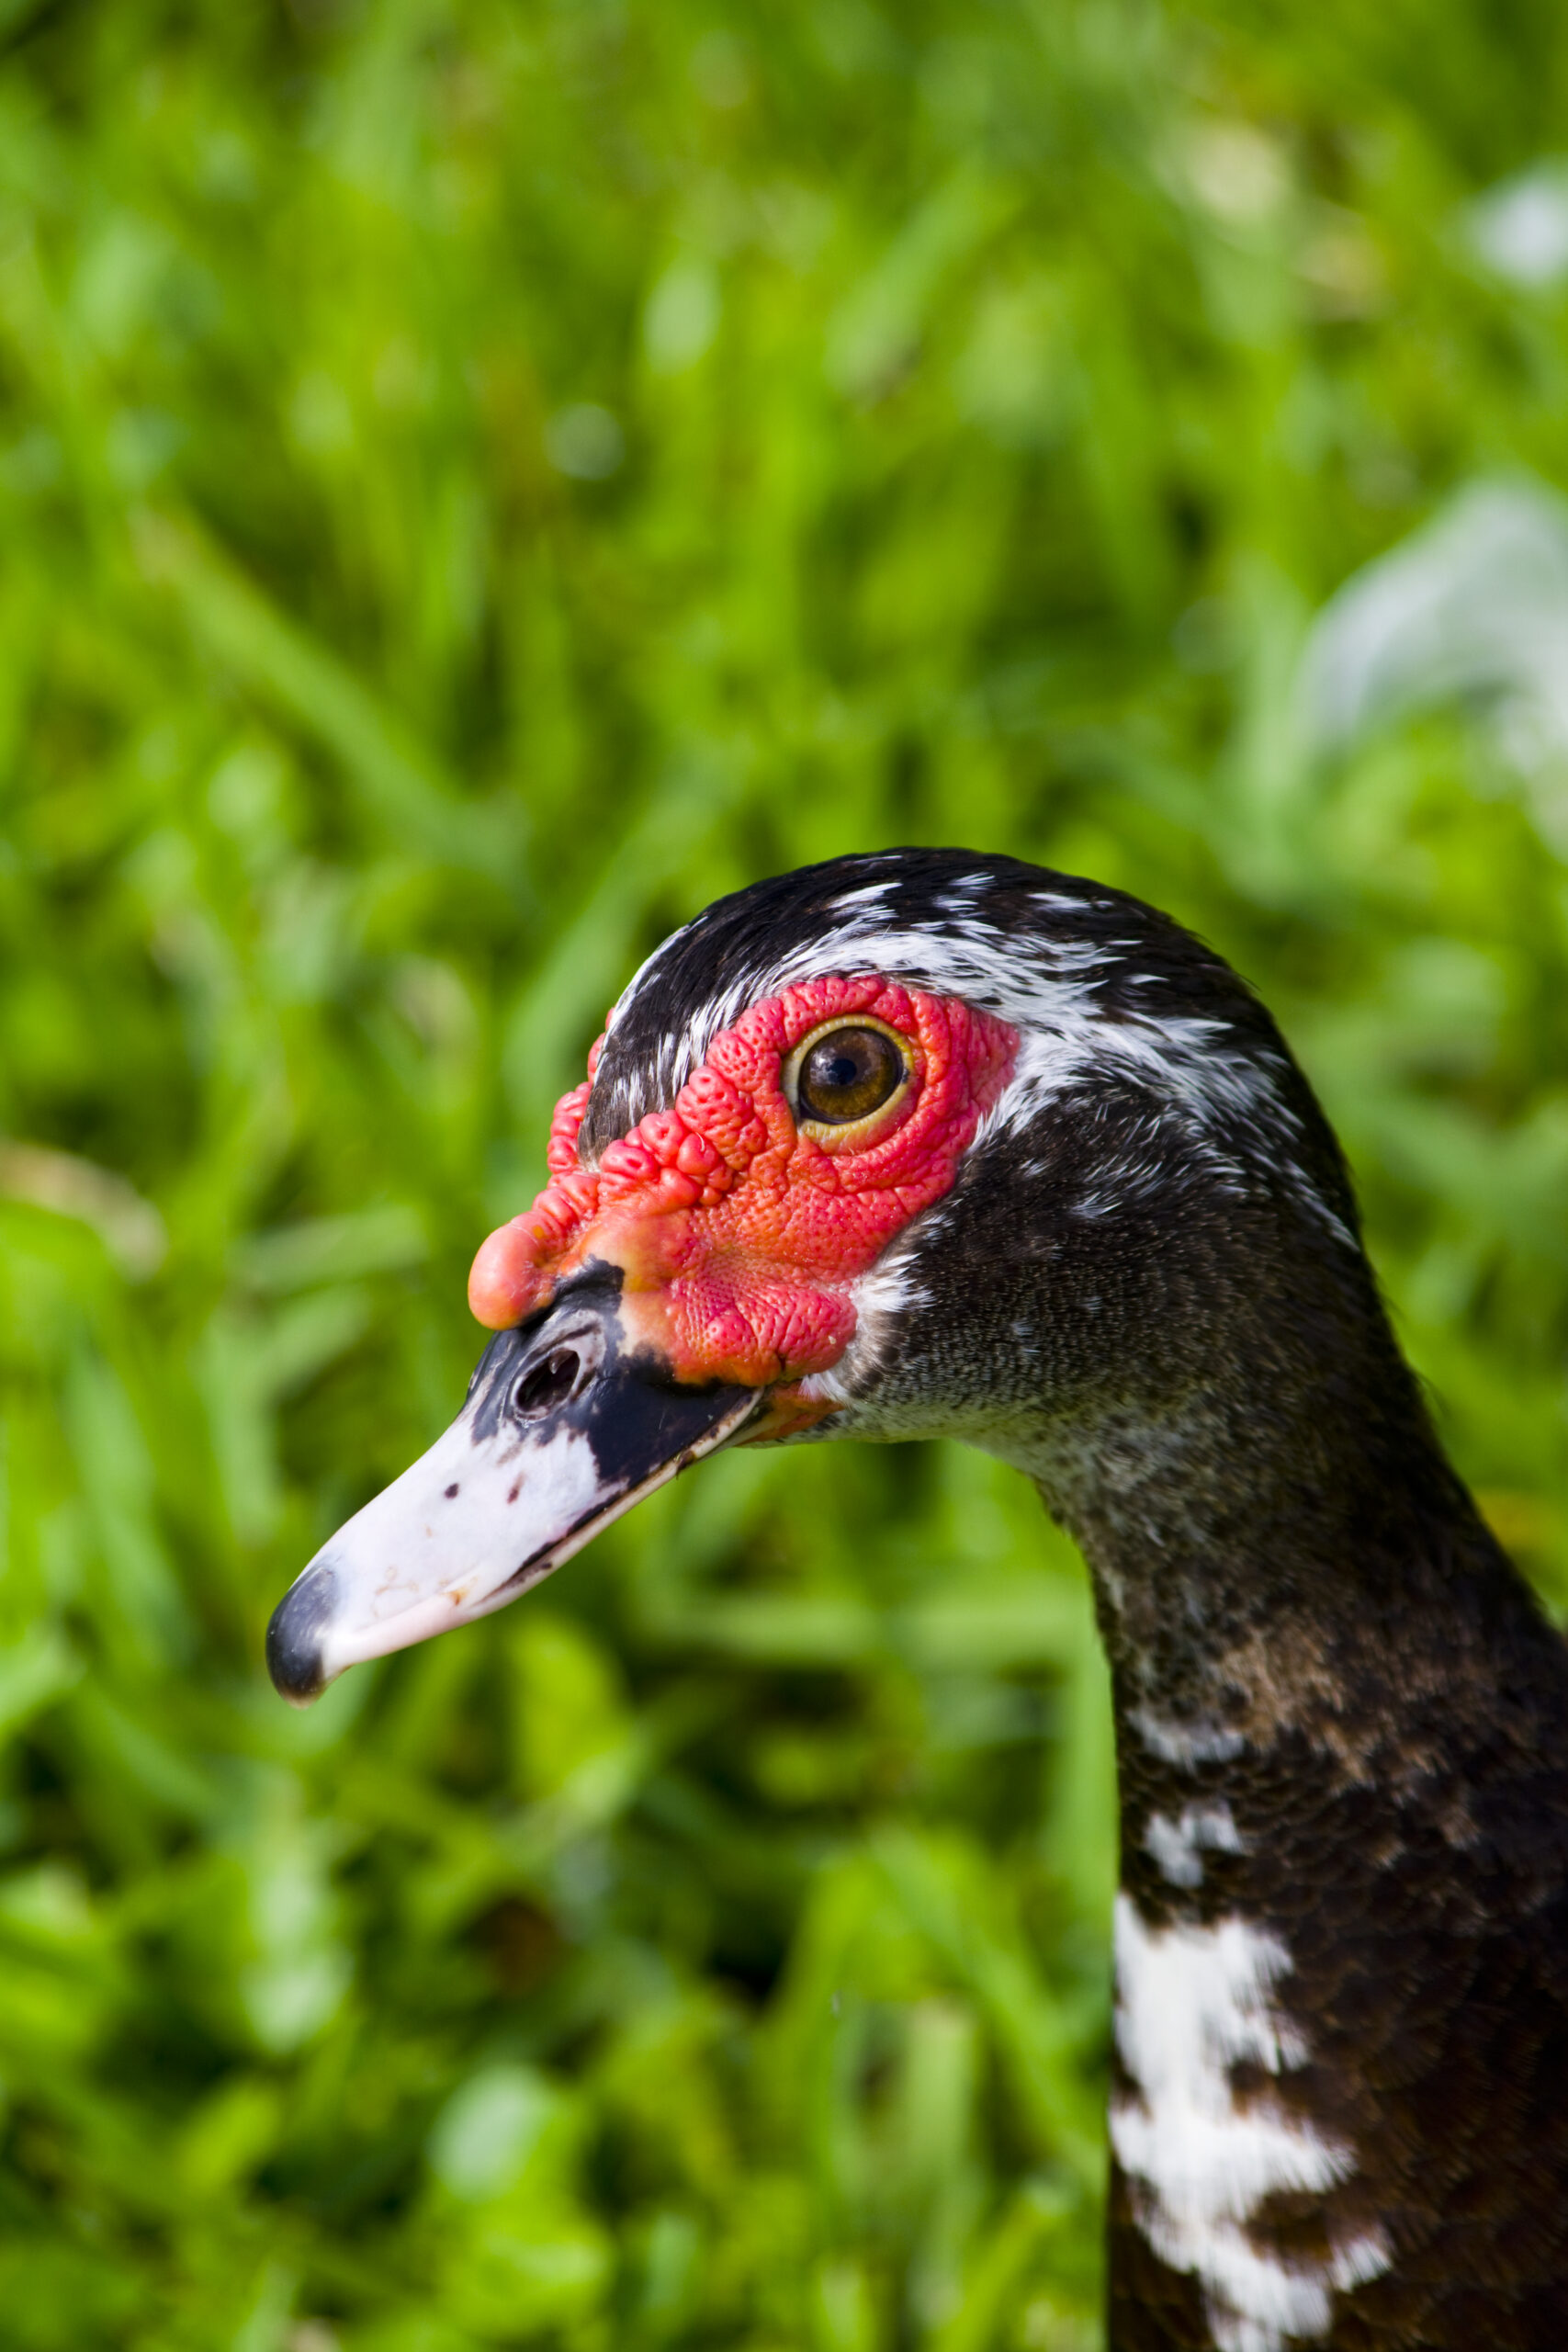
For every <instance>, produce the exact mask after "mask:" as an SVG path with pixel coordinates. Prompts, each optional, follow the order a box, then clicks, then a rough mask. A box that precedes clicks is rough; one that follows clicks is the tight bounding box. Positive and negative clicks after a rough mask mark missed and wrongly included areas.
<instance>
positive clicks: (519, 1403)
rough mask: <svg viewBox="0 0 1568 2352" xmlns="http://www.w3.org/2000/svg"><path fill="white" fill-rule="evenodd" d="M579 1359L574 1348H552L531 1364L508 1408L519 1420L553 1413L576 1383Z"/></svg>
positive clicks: (513, 1394) (568, 1395) (564, 1401)
mask: <svg viewBox="0 0 1568 2352" xmlns="http://www.w3.org/2000/svg"><path fill="white" fill-rule="evenodd" d="M580 1370H581V1357H580V1356H579V1355H578V1353H577V1351H576V1349H575V1348H554V1349H552V1350H551V1351H550V1353H549V1354H548V1355H547V1356H546V1357H544V1358H543V1359H542V1360H541V1361H540V1362H539V1363H536V1364H531V1365H530V1366H529V1368H528V1370H527V1371H526V1372H525V1374H523V1376H522V1378H521V1379H520V1380H519V1381H518V1383H517V1385H516V1386H515V1387H514V1388H513V1392H512V1410H513V1414H514V1415H516V1416H517V1418H518V1419H525V1418H527V1419H532V1418H533V1417H534V1416H535V1415H536V1414H540V1413H549V1412H553V1411H554V1410H555V1408H556V1407H557V1406H558V1405H564V1404H565V1403H566V1400H567V1398H568V1397H570V1395H571V1392H572V1389H573V1387H574V1385H576V1381H577V1375H578V1373H579V1371H580Z"/></svg>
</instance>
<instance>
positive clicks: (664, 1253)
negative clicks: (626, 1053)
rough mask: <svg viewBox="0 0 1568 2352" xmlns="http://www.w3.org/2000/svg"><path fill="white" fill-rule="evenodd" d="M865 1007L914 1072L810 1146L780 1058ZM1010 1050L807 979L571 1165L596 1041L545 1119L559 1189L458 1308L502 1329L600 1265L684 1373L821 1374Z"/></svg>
mask: <svg viewBox="0 0 1568 2352" xmlns="http://www.w3.org/2000/svg"><path fill="white" fill-rule="evenodd" d="M858 1014H869V1015H870V1016H871V1017H872V1018H873V1019H874V1020H876V1021H881V1022H885V1023H886V1025H887V1026H888V1027H889V1028H890V1029H897V1031H898V1033H899V1035H901V1036H902V1037H904V1038H905V1039H906V1041H907V1042H908V1046H909V1048H910V1060H911V1062H912V1064H913V1069H914V1078H913V1080H912V1082H911V1084H910V1085H909V1087H908V1089H907V1091H905V1093H904V1094H903V1095H902V1096H901V1097H900V1098H899V1100H898V1101H897V1103H894V1104H891V1105H889V1107H888V1111H887V1113H886V1115H885V1116H883V1117H882V1118H880V1119H878V1118H876V1117H873V1118H872V1119H871V1120H869V1121H867V1122H866V1123H865V1125H864V1126H863V1128H857V1129H855V1130H851V1131H848V1132H846V1134H845V1136H842V1137H841V1138H840V1137H835V1136H829V1138H828V1140H827V1141H825V1142H824V1141H819V1140H818V1138H817V1137H816V1136H811V1135H807V1134H803V1133H801V1132H800V1130H799V1129H798V1128H797V1127H796V1125H795V1117H794V1114H793V1113H792V1112H791V1110H790V1107H789V1103H788V1102H787V1101H786V1100H785V1097H784V1087H783V1083H782V1070H783V1066H784V1062H785V1060H786V1059H787V1058H788V1056H789V1054H790V1052H791V1051H792V1049H793V1048H794V1047H795V1046H796V1045H798V1044H799V1042H800V1040H801V1038H802V1037H804V1036H805V1035H807V1032H808V1031H810V1030H812V1029H815V1028H816V1027H818V1024H819V1023H822V1022H824V1021H829V1020H833V1019H835V1018H839V1017H841V1018H843V1019H845V1020H852V1019H853V1018H854V1017H855V1016H856V1015H858ZM601 1042H602V1041H601ZM1017 1051H1018V1033H1017V1032H1016V1030H1014V1029H1012V1028H1010V1026H1009V1025H1008V1023H1006V1022H1004V1021H998V1020H997V1019H996V1018H995V1017H994V1015H992V1014H990V1013H987V1012H976V1010H975V1009H974V1007H972V1006H970V1005H966V1004H964V1003H962V1002H960V1001H958V1000H957V999H956V998H953V997H938V996H928V995H927V994H926V993H925V992H924V991H923V990H922V989H908V988H904V987H903V986H901V985H899V984H898V983H897V982H892V981H887V980H883V979H879V978H875V977H874V976H868V977H863V978H853V979H837V978H833V979H819V980H803V981H801V982H800V983H799V984H798V985H797V986H796V987H795V988H791V989H785V990H784V994H783V995H782V996H777V997H772V998H770V999H769V1000H768V1001H766V1002H765V1003H762V1004H755V1005H753V1006H752V1007H751V1009H750V1012H746V1013H744V1014H743V1015H742V1017H741V1018H740V1020H739V1021H738V1022H737V1023H736V1024H735V1026H734V1028H733V1029H726V1030H724V1031H723V1032H721V1034H720V1035H718V1036H717V1037H716V1038H715V1039H714V1041H713V1044H712V1046H710V1048H709V1050H708V1055H707V1058H706V1060H705V1062H704V1063H703V1065H702V1067H701V1069H698V1070H696V1071H694V1073H693V1075H692V1077H691V1078H690V1079H689V1080H687V1082H686V1084H685V1085H684V1086H683V1087H682V1089H681V1091H680V1093H679V1094H678V1095H677V1097H676V1098H675V1102H674V1104H673V1105H672V1107H671V1109H670V1110H668V1111H654V1112H650V1113H649V1115H648V1117H647V1118H646V1119H644V1120H642V1121H641V1122H640V1123H639V1125H637V1126H636V1127H635V1128H633V1130H632V1132H631V1134H630V1135H628V1136H623V1137H622V1138H621V1139H620V1141H618V1142H616V1143H613V1144H611V1145H609V1146H608V1147H607V1148H606V1149H605V1151H604V1154H603V1156H602V1158H601V1159H600V1161H599V1164H598V1166H597V1167H596V1168H582V1167H580V1166H579V1165H578V1159H577V1137H578V1131H579V1129H580V1128H581V1125H582V1120H583V1116H584V1114H585V1112H586V1110H587V1107H588V1097H589V1092H590V1088H591V1085H592V1072H593V1069H594V1068H595V1067H596V1064H597V1060H598V1055H599V1046H595V1047H594V1049H593V1052H592V1054H591V1055H590V1057H589V1073H590V1076H589V1080H588V1082H586V1083H584V1084H583V1085H581V1086H579V1087H575V1088H574V1089H573V1091H571V1092H570V1094H567V1095H564V1096H563V1097H562V1098H561V1101H560V1102H559V1103H558V1105H557V1107H556V1114H555V1117H554V1119H553V1120H552V1122H551V1125H550V1141H549V1149H548V1154H547V1158H548V1165H549V1168H550V1170H551V1175H550V1182H548V1183H547V1185H546V1187H545V1189H544V1191H543V1192H542V1193H540V1194H539V1197H538V1199H537V1200H536V1202H535V1203H534V1205H533V1207H532V1208H531V1209H528V1210H526V1211H525V1213H524V1215H523V1216H517V1217H513V1220H512V1222H511V1224H510V1225H503V1226H502V1227H501V1228H500V1230H499V1231H498V1232H495V1233H492V1234H491V1237H490V1238H489V1240H488V1241H486V1242H485V1244H484V1245H483V1247H482V1248H481V1250H479V1255H478V1257H477V1258H476V1259H475V1261H474V1267H473V1272H472V1273H471V1275H470V1276H469V1279H468V1303H469V1305H470V1306H471V1307H472V1308H473V1311H474V1313H475V1315H476V1316H477V1317H479V1321H480V1322H481V1323H484V1324H488V1325H489V1326H490V1328H491V1329H492V1330H497V1331H500V1330H504V1329H506V1328H507V1327H508V1326H509V1325H511V1324H513V1323H520V1322H521V1321H522V1320H523V1318H524V1317H525V1316H528V1315H531V1314H533V1313H534V1312H535V1311H536V1308H538V1307H540V1306H545V1305H546V1304H547V1302H548V1300H549V1299H550V1297H551V1296H552V1295H553V1293H554V1291H555V1289H556V1286H557V1284H558V1283H559V1282H560V1281H561V1280H562V1279H563V1278H564V1277H565V1276H566V1275H568V1274H570V1273H571V1272H574V1271H575V1269H576V1268H578V1267H580V1266H581V1265H582V1264H583V1263H585V1261H587V1260H589V1259H591V1258H592V1259H599V1260H602V1261H608V1262H609V1263H610V1264H612V1265H616V1266H619V1267H621V1268H622V1269H623V1271H624V1273H625V1278H626V1279H625V1283H624V1284H623V1288H622V1313H623V1316H624V1317H626V1320H627V1321H628V1323H629V1325H630V1328H631V1329H632V1332H633V1333H634V1335H635V1336H636V1337H637V1339H638V1340H641V1341H642V1342H643V1343H644V1344H645V1345H648V1346H649V1347H650V1348H652V1349H653V1350H654V1351H656V1352H657V1353H658V1354H659V1355H660V1357H661V1358H662V1359H663V1360H664V1362H665V1363H668V1365H669V1366H670V1368H671V1372H672V1373H673V1374H674V1375H675V1377H676V1378H677V1379H679V1380H684V1381H694V1382H701V1381H710V1380H718V1381H726V1382H730V1383H733V1384H735V1385H740V1386H746V1387H766V1386H769V1385H773V1384H774V1383H776V1382H780V1381H794V1380H800V1379H804V1378H805V1376H806V1375H807V1374H808V1373H813V1372H825V1371H827V1370H828V1368H829V1366H830V1365H831V1364H834V1363H837V1362H838V1359H839V1358H840V1355H842V1353H843V1351H844V1350H845V1348H846V1347H848V1345H849V1343H850V1340H852V1337H853V1336H854V1328H855V1310H854V1305H853V1300H852V1285H853V1283H854V1281H855V1279H856V1277H857V1276H858V1275H860V1274H863V1273H864V1272H866V1270H867V1269H868V1268H869V1267H870V1266H871V1265H873V1264H874V1261H876V1259H877V1258H878V1257H879V1256H880V1255H881V1253H882V1251H883V1250H885V1249H886V1246H887V1244H888V1242H889V1241H891V1240H892V1239H893V1238H894V1236H895V1235H896V1234H897V1233H898V1232H899V1231H900V1230H901V1229H902V1228H903V1227H905V1226H906V1225H908V1222H909V1220H910V1218H911V1217H914V1216H919V1213H920V1211H921V1210H922V1209H927V1208H930V1207H931V1204H932V1203H933V1202H934V1201H939V1200H941V1198H942V1194H943V1193H946V1192H947V1191H948V1190H949V1188H950V1187H951V1185H952V1183H953V1179H954V1177H955V1176H956V1174H957V1172H958V1164H959V1161H960V1160H961V1159H963V1156H964V1152H965V1151H966V1150H967V1149H968V1148H969V1146H970V1144H971V1143H972V1142H973V1141H974V1139H975V1134H976V1129H977V1128H978V1126H979V1124H980V1121H981V1119H982V1118H983V1117H984V1115H985V1114H986V1113H987V1111H988V1110H989V1109H990V1107H991V1105H992V1104H993V1103H995V1102H996V1100H997V1098H998V1095H999V1094H1000V1092H1001V1091H1002V1088H1003V1087H1004V1086H1005V1085H1006V1083H1007V1081H1008V1079H1009V1078H1010V1075H1011V1073H1012V1067H1013V1062H1014V1058H1015V1057H1016V1055H1017Z"/></svg>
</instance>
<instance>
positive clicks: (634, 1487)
mask: <svg viewBox="0 0 1568 2352" xmlns="http://www.w3.org/2000/svg"><path fill="white" fill-rule="evenodd" d="M620 1283H621V1276H620V1273H619V1271H618V1269H614V1268H605V1267H593V1268H588V1269H585V1270H584V1273H583V1276H581V1277H580V1278H579V1279H578V1280H577V1281H576V1282H574V1283H573V1284H572V1286H571V1289H570V1292H567V1293H565V1294H563V1295H560V1296H558V1297H557V1298H556V1299H555V1300H554V1301H553V1302H552V1303H551V1305H550V1306H548V1307H547V1308H546V1310H545V1311H544V1313H543V1314H542V1315H541V1316H538V1317H534V1318H533V1319H532V1320H530V1321H529V1322H528V1323H526V1324H525V1325H523V1326H521V1327H519V1328H517V1329H513V1330H508V1331H502V1332H500V1333H498V1334H497V1336H496V1338H495V1339H493V1340H491V1343H490V1346H489V1347H488V1348H487V1349H486V1350H485V1351H484V1354H483V1355H482V1356H481V1357H480V1359H479V1367H478V1369H477V1371H476V1372H475V1374H474V1376H473V1379H472V1381H471V1382H470V1384H469V1387H468V1401H467V1403H466V1404H465V1405H464V1407H463V1409H462V1411H461V1412H460V1413H459V1414H458V1416H457V1419H456V1420H455V1421H454V1422H453V1424H452V1426H451V1428H450V1429H449V1430H447V1431H446V1434H445V1435H444V1436H442V1437H439V1438H437V1439H436V1441H435V1443H434V1445H433V1446H432V1447H431V1449H430V1451H429V1453H425V1454H422V1455H421V1457H420V1459H419V1460H418V1461H417V1462H416V1463H414V1464H412V1467H411V1468H410V1469H407V1470H405V1471H404V1472H403V1475H402V1476H401V1477H400V1478H398V1479H395V1480H394V1481H393V1483H392V1485H391V1486H389V1487H387V1489H386V1490H385V1492H384V1493H382V1494H379V1495H378V1496H377V1497H376V1498H375V1500H374V1501H373V1502H368V1503H367V1504H366V1506H365V1508H364V1510H361V1511H357V1512H356V1513H355V1516H354V1518H353V1519H351V1520H350V1521H348V1523H347V1525H346V1526H344V1527H341V1528H340V1529H339V1530H338V1532H337V1533H336V1534H335V1535H334V1536H333V1538H332V1541H331V1542H330V1543H329V1544H324V1545H323V1546H322V1548H321V1551H320V1552H318V1553H317V1555H316V1556H315V1558H314V1559H313V1560H312V1561H311V1562H310V1566H309V1567H308V1568H307V1569H306V1570H305V1571H304V1574H303V1575H302V1576H301V1577H299V1579H298V1580H297V1582H296V1583H295V1584H294V1585H292V1586H291V1587H290V1589H289V1590H288V1593H286V1594H285V1596H284V1598H283V1600H282V1601H281V1602H280V1603H279V1604H278V1607H277V1609H276V1611H275V1612H274V1615H273V1620H272V1623H271V1624H270V1625H269V1626H268V1628H267V1635H266V1662H267V1668H268V1670H269V1671H270V1673H271V1675H272V1679H273V1681H274V1683H275V1684H276V1687H277V1689H278V1690H279V1691H281V1692H282V1694H283V1696H284V1697H285V1698H286V1699H291V1700H293V1701H295V1702H297V1703H300V1704H302V1703H303V1702H305V1701H307V1700H309V1699H313V1698H315V1697H317V1695H318V1694H319V1693H320V1692H321V1691H323V1690H324V1689H325V1687H326V1685H327V1684H328V1683H329V1682H330V1681H332V1679H333V1677H334V1675H338V1674H341V1673H342V1672H343V1670H344V1668H345V1667H349V1666H357V1665H359V1664H360V1663H361V1662H362V1661H363V1660H364V1659H366V1658H372V1657H385V1656H386V1655H387V1653H388V1652H389V1651H391V1650H400V1649H406V1648H408V1647H409V1646H410V1645H411V1644H412V1643H414V1642H423V1641H428V1640H429V1638H430V1636H431V1635H432V1634H444V1633H446V1632H447V1631H449V1630H450V1628H451V1627H453V1626H455V1625H466V1624H468V1623H470V1622H471V1621H472V1620H473V1619H474V1618H476V1617H486V1616H488V1615H489V1614H490V1612H491V1610H494V1609H503V1608H504V1607H505V1606H506V1603H507V1602H508V1601H509V1600H516V1599H517V1597H518V1595H519V1593H523V1592H526V1591H528V1589H530V1587H532V1586H534V1585H536V1584H538V1583H539V1582H540V1580H541V1579H542V1578H543V1577H547V1576H548V1575H549V1574H550V1572H551V1570H552V1569H554V1568H558V1567H559V1566H560V1565H561V1563H562V1561H563V1560H569V1559H570V1557H571V1555H572V1554H573V1553H574V1552H578V1551H581V1548H582V1546H583V1544H586V1543H587V1542H588V1540H589V1538H590V1536H592V1535H593V1534H594V1533H596V1532H597V1531H598V1530H599V1529H600V1528H601V1527H604V1526H606V1525H607V1524H608V1523H609V1521H611V1520H613V1519H618V1518H619V1517H620V1515H621V1513H622V1512H623V1511H625V1510H630V1508H631V1506H632V1504H633V1503H635V1502H637V1500H639V1498H641V1497H642V1496H644V1495H646V1494H650V1493H651V1492H652V1490H653V1489H654V1487H661V1486H663V1485H664V1483H665V1482H666V1480H667V1479H670V1478H672V1477H674V1476H675V1474H676V1472H677V1471H679V1470H683V1469H684V1468H685V1467H686V1465H687V1464H688V1463H692V1462H696V1461H699V1460H700V1459H701V1458H702V1456H703V1455H704V1454H705V1453H715V1452H716V1450H717V1449H718V1447H720V1446H721V1445H724V1444H726V1443H727V1442H728V1440H729V1439H731V1438H732V1437H734V1436H736V1435H737V1434H738V1433H739V1430H741V1429H742V1427H743V1426H744V1425H745V1424H746V1423H747V1422H748V1421H750V1419H752V1418H753V1417H754V1416H756V1415H757V1414H758V1413H759V1412H760V1411H761V1409H762V1407H763V1404H764V1398H763V1396H762V1394H761V1391H759V1390H757V1389H754V1388H733V1387H719V1386H712V1387H693V1386H689V1385H685V1386H683V1385H681V1384H679V1383H678V1382H676V1381H675V1380H674V1379H673V1378H671V1375H670V1374H669V1373H668V1371H667V1370H666V1369H665V1368H664V1367H663V1366H661V1365H660V1363H658V1362H657V1361H656V1360H655V1359H653V1358H652V1357H650V1356H649V1354H648V1353H647V1351H644V1350H639V1349H637V1348H635V1347H634V1346H633V1345H632V1344H631V1343H630V1342H629V1341H628V1340H627V1339H626V1334H625V1330H624V1326H623V1322H622V1317H621V1309H620V1295H619V1294H620Z"/></svg>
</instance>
